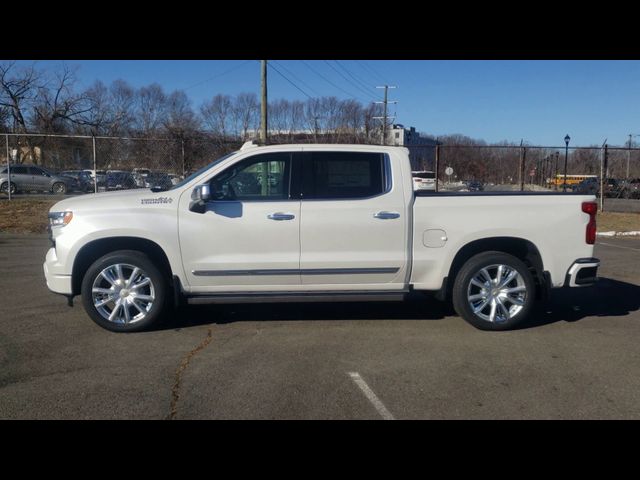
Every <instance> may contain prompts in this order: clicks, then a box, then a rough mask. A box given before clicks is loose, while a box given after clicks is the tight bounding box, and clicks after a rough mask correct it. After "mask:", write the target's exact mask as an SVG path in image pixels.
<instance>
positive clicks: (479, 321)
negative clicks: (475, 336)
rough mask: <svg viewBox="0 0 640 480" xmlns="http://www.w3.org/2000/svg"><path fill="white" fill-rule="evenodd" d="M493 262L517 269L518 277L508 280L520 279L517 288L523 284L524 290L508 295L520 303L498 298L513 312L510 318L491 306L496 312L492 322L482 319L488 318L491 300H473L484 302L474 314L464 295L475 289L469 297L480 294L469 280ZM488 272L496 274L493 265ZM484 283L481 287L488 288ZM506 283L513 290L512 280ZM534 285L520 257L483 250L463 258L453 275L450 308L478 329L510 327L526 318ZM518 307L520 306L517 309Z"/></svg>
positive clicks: (533, 294)
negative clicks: (462, 262) (473, 293)
mask: <svg viewBox="0 0 640 480" xmlns="http://www.w3.org/2000/svg"><path fill="white" fill-rule="evenodd" d="M496 265H503V266H506V267H508V268H509V269H511V270H515V271H517V273H518V274H519V275H520V277H519V278H518V277H516V280H513V281H512V282H520V283H521V285H520V286H518V287H517V288H522V287H524V288H526V290H525V291H524V292H523V293H522V295H521V294H520V293H517V294H511V295H512V296H513V297H517V298H514V301H517V302H519V303H522V305H516V304H515V303H511V301H510V300H508V297H501V298H502V300H500V302H499V303H503V300H504V301H505V302H506V303H507V305H508V308H506V306H505V308H506V310H507V311H508V312H509V313H513V315H512V316H511V317H510V318H501V317H500V315H501V311H500V308H499V307H498V305H497V304H496V307H495V309H496V311H497V313H496V314H495V315H494V321H493V322H492V321H490V320H488V319H487V318H483V317H482V315H484V316H485V317H489V318H491V314H490V311H491V306H492V304H493V302H490V303H488V304H487V303H484V300H483V299H479V300H477V301H478V306H481V305H482V304H483V303H484V305H485V307H484V308H483V309H482V310H480V311H479V312H478V313H475V312H474V309H473V308H472V306H471V305H470V300H469V299H468V296H469V295H470V293H471V292H475V295H471V296H472V297H473V296H477V295H478V294H480V295H484V293H483V292H484V290H480V288H479V287H477V286H475V284H472V283H471V281H472V279H473V278H474V277H476V274H479V273H480V271H481V270H482V269H483V268H486V267H491V266H496ZM492 268H494V267H492ZM488 271H489V274H490V275H491V272H492V271H495V272H496V276H497V268H495V270H491V269H489V270H488ZM486 285H488V284H485V288H488V287H486ZM509 285H511V287H512V288H514V289H515V288H516V283H511V282H510V283H509ZM505 288H507V287H505ZM535 288H536V286H535V282H534V280H533V276H532V275H531V272H530V271H529V269H528V268H527V266H526V265H525V264H524V263H523V262H522V261H521V260H520V259H518V258H516V257H514V256H513V255H509V254H507V253H502V252H484V253H480V254H478V255H475V256H473V257H471V258H470V259H469V260H467V262H466V263H465V264H464V265H463V266H462V268H461V269H460V271H459V272H458V274H457V275H456V278H455V281H454V285H453V291H452V299H453V308H454V309H455V311H456V312H457V313H458V315H460V316H461V317H462V318H463V319H464V320H466V321H467V322H468V323H470V324H471V325H473V326H474V327H476V328H478V329H480V330H492V331H498V330H511V329H513V328H515V327H516V326H519V325H521V324H522V323H523V322H524V321H526V319H527V317H528V315H529V313H530V311H531V308H532V307H533V303H534V300H535ZM518 307H522V308H519V309H518ZM505 317H506V315H505Z"/></svg>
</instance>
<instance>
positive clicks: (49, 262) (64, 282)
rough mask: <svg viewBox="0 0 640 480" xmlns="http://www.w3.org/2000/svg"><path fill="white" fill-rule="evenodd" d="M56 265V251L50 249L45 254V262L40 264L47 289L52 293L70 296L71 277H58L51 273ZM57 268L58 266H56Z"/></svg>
mask: <svg viewBox="0 0 640 480" xmlns="http://www.w3.org/2000/svg"><path fill="white" fill-rule="evenodd" d="M57 265H58V259H57V257H56V249H55V248H50V249H49V251H48V252H47V257H46V259H45V262H44V263H43V264H42V268H43V270H44V278H45V280H46V281H47V287H48V288H49V290H51V291H52V292H54V293H60V294H62V295H71V294H72V293H73V288H72V285H71V275H60V274H56V273H54V272H53V270H54V269H55V268H56V266H57ZM58 268H59V266H58Z"/></svg>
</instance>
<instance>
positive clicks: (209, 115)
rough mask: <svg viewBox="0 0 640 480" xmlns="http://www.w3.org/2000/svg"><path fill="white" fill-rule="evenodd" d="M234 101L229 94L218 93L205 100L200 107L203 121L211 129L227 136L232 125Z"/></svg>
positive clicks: (224, 136)
mask: <svg viewBox="0 0 640 480" xmlns="http://www.w3.org/2000/svg"><path fill="white" fill-rule="evenodd" d="M232 110H233V102H232V101H231V97H230V96H229V95H222V94H218V95H216V96H215V97H213V98H212V99H211V100H209V101H206V102H204V103H203V104H202V105H201V107H200V115H201V116H202V121H203V122H204V124H205V125H207V126H208V127H209V128H210V129H211V131H212V132H213V133H215V134H218V135H220V136H221V137H222V138H223V139H226V138H227V134H228V128H229V126H230V121H231V114H232Z"/></svg>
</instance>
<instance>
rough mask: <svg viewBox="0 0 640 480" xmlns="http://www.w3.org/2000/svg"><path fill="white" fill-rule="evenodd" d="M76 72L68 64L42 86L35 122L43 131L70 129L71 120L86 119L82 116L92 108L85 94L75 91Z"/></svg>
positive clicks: (39, 89)
mask: <svg viewBox="0 0 640 480" xmlns="http://www.w3.org/2000/svg"><path fill="white" fill-rule="evenodd" d="M75 81H76V79H75V73H74V71H72V70H71V69H70V68H68V67H67V66H66V65H63V67H62V69H61V70H60V71H58V72H54V73H53V76H52V78H51V79H50V80H49V81H47V82H46V83H45V84H43V85H41V86H39V87H38V94H37V97H36V99H35V101H34V106H33V114H32V115H31V124H32V125H33V127H34V128H35V129H36V130H37V131H38V132H42V133H66V132H67V131H68V127H69V124H73V123H77V122H82V116H83V115H84V114H85V113H87V112H89V111H90V110H91V105H90V103H89V102H88V101H87V97H86V96H85V95H84V94H77V93H75V92H74V91H73V88H74V84H75Z"/></svg>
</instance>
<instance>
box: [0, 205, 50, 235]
mask: <svg viewBox="0 0 640 480" xmlns="http://www.w3.org/2000/svg"><path fill="white" fill-rule="evenodd" d="M59 201H60V199H57V200H43V199H29V198H24V199H23V198H21V199H15V200H11V201H9V200H6V199H2V200H0V232H4V233H46V232H47V222H48V221H49V220H48V217H47V216H48V214H49V209H50V208H51V207H52V206H53V204H55V203H57V202H59Z"/></svg>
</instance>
